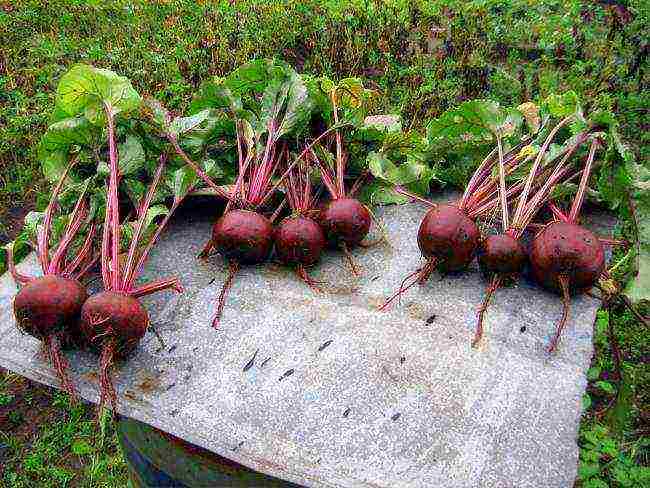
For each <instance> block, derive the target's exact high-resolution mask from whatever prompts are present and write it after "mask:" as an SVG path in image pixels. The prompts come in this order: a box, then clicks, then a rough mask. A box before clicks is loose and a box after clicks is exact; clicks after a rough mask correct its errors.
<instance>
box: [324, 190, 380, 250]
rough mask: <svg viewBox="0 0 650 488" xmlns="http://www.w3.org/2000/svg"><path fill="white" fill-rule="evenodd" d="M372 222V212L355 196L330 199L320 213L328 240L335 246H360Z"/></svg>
mask: <svg viewBox="0 0 650 488" xmlns="http://www.w3.org/2000/svg"><path fill="white" fill-rule="evenodd" d="M371 222H372V217H371V215H370V212H369V211H368V209H367V208H366V207H365V205H363V204H362V203H361V202H360V201H359V200H357V199H355V198H337V199H335V200H330V201H329V202H327V203H326V204H325V206H324V208H323V210H322V212H321V214H320V223H321V225H322V226H323V230H324V232H325V236H326V238H327V242H328V243H329V245H330V246H333V247H340V246H341V245H342V244H344V245H346V246H348V248H353V247H356V246H358V245H359V244H360V243H361V241H363V239H365V237H366V236H367V235H368V232H369V231H370V224H371Z"/></svg>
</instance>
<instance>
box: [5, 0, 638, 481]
mask: <svg viewBox="0 0 650 488" xmlns="http://www.w3.org/2000/svg"><path fill="white" fill-rule="evenodd" d="M649 9H650V4H648V2H644V1H642V0H630V1H624V0H622V1H616V0H601V1H598V0H597V1H575V0H568V1H556V0H541V1H536V0H502V1H496V0H490V1H488V0H485V1H442V0H434V1H425V0H421V1H415V0H413V1H400V0H393V1H388V0H387V1H370V0H366V1H361V0H353V1H333V0H331V1H327V0H321V1H316V0H301V1H252V0H242V1H237V2H230V1H207V0H196V1H195V0H158V1H142V0H141V1H126V0H114V1H102V0H50V1H48V2H43V1H39V0H25V1H21V2H17V1H14V0H0V241H5V240H7V239H8V238H9V237H10V236H13V235H14V234H15V232H16V230H17V226H16V225H17V222H19V221H20V220H21V218H22V215H23V214H24V212H25V211H26V210H29V209H33V208H36V209H42V208H43V207H44V205H45V203H46V201H47V195H48V190H49V187H48V184H47V182H46V180H45V179H44V178H43V175H42V174H41V169H40V164H39V162H38V159H37V148H38V141H39V139H40V137H41V135H42V134H43V132H44V131H45V127H46V125H47V118H48V115H49V114H50V112H51V111H52V109H53V108H54V94H55V87H56V85H57V83H58V80H59V78H60V77H61V75H62V74H63V73H64V72H65V71H67V69H68V68H69V67H70V66H71V65H72V64H74V63H76V62H86V63H90V64H93V65H95V66H98V67H107V68H111V69H114V70H116V71H118V72H119V73H120V74H122V75H124V76H126V77H128V78H129V79H131V80H132V81H133V83H134V85H135V87H136V89H137V90H138V92H140V93H142V94H150V95H153V96H155V97H156V98H158V99H160V100H161V101H162V102H163V103H165V104H166V105H167V106H168V107H169V108H171V109H180V110H185V109H186V108H187V106H188V104H189V102H190V99H191V96H192V94H193V93H194V92H195V91H196V90H197V88H198V86H199V84H200V82H201V81H202V80H205V79H207V78H208V77H209V76H210V75H224V74H226V73H229V72H230V71H232V69H234V68H235V67H237V66H239V65H241V64H243V63H245V62H248V61H250V60H251V59H253V58H260V57H270V58H273V57H275V58H279V59H282V60H284V61H286V62H288V63H289V64H291V65H292V66H294V67H295V68H296V69H297V70H298V71H299V72H309V73H313V74H317V75H327V76H330V77H332V78H334V79H340V78H344V77H348V76H358V77H362V78H363V79H364V80H365V81H366V85H367V86H369V87H370V88H374V89H376V90H378V91H379V93H380V105H381V106H382V108H383V110H384V111H385V112H386V113H398V112H399V113H401V114H402V117H403V118H402V120H403V124H404V125H405V127H408V126H412V127H413V128H418V129H423V128H424V126H425V125H426V124H427V122H428V121H429V120H430V119H432V118H433V117H437V116H439V115H440V114H441V113H442V112H443V111H444V110H446V109H448V108H450V107H452V106H455V105H458V104H459V103H461V102H463V101H465V100H468V99H473V98H490V99H494V100H496V101H498V102H500V103H501V104H502V105H503V106H516V105H518V104H519V103H521V102H524V101H527V100H541V99H542V98H544V97H546V96H547V95H548V94H550V93H559V92H564V91H566V90H568V89H570V90H574V91H575V92H576V93H577V94H578V95H579V97H580V99H581V100H582V102H583V105H584V108H585V111H588V112H591V111H593V110H596V109H606V110H611V111H612V112H614V113H615V115H616V117H617V119H618V121H619V123H620V132H621V136H622V139H623V140H624V141H625V142H626V143H627V144H628V146H629V147H630V148H631V152H632V154H633V155H634V156H635V158H636V161H637V162H639V163H640V165H641V166H640V169H642V170H644V171H646V172H647V171H650V166H649V165H650V163H649V162H648V160H649V158H648V156H650V150H649V149H648V138H649V137H650V136H649V135H648V134H650V131H649V130H648V128H649V125H650V124H649V118H648V107H649V106H650V91H649V90H648V86H649V82H650V75H649V71H648V59H647V58H648V36H647V28H648V20H649V15H648V13H649ZM623 207H625V206H624V205H622V206H621V209H620V212H621V224H620V225H619V229H618V233H619V236H623V237H630V236H631V235H632V234H633V233H634V230H635V229H633V225H632V223H631V221H630V220H629V217H630V215H629V212H626V211H625V210H624V208H623ZM643 229H645V231H647V226H645V227H643V228H642V230H643ZM614 260H615V262H620V263H621V265H620V266H619V268H618V270H617V272H616V274H615V277H617V278H620V279H624V278H626V277H628V276H629V272H630V266H631V261H632V260H631V259H629V256H628V257H626V255H625V253H624V252H623V253H617V254H615V256H614ZM2 270H3V263H2V262H0V271H2ZM648 286H650V285H648ZM612 338H613V339H614V340H615V344H617V346H618V347H617V348H618V349H619V350H620V354H618V355H616V354H614V353H613V352H612V351H614V349H613V348H612V346H611V344H612ZM595 343H596V351H597V353H596V356H595V358H594V361H593V364H592V368H591V369H590V373H589V379H590V383H589V388H588V394H587V396H586V397H585V400H584V406H585V415H584V419H583V424H582V429H581V433H580V439H579V442H580V445H581V448H582V449H581V465H580V469H579V481H578V483H579V484H581V485H582V486H585V487H599V486H626V487H627V486H644V485H645V486H647V483H648V479H649V477H650V474H648V465H649V464H650V460H649V456H650V454H649V451H650V442H649V441H648V435H649V434H650V432H649V431H648V427H647V426H648V424H649V423H650V398H649V394H648V391H650V366H649V363H650V359H649V357H648V350H649V347H648V331H647V329H643V327H642V326H641V325H640V324H639V323H638V322H637V321H635V320H634V318H633V317H632V316H631V315H630V314H629V313H627V312H625V311H624V309H623V308H621V307H620V306H618V305H616V304H611V305H609V306H608V307H604V308H603V310H602V311H601V312H600V313H599V317H598V321H597V324H596V336H595ZM617 356H618V357H619V358H620V364H617V361H618V360H617ZM18 383H20V380H18V379H17V378H16V377H13V376H11V375H3V381H2V382H0V431H1V436H0V466H2V467H0V476H2V480H3V483H5V484H7V486H64V485H70V486H118V485H119V484H120V482H119V481H115V480H122V482H123V480H124V478H123V477H124V476H125V475H124V470H123V469H122V470H121V471H120V469H118V468H116V467H115V454H114V447H115V446H114V444H113V443H108V444H102V445H101V446H100V445H99V444H97V443H96V442H94V441H96V440H97V437H96V435H97V436H98V435H99V434H98V433H95V434H94V433H93V432H92V429H90V427H89V426H86V427H84V429H82V430H80V431H78V432H76V431H75V430H74V428H72V427H70V425H72V424H74V423H76V422H77V420H78V419H79V418H83V413H80V412H79V411H78V410H74V411H73V410H70V409H69V408H68V407H67V406H66V405H67V404H66V403H65V401H63V400H61V399H60V398H59V397H56V398H55V400H56V401H49V402H48V401H45V402H40V403H42V404H43V405H46V404H47V406H48V408H50V409H54V410H56V411H57V413H55V414H53V415H54V416H55V417H56V418H60V419H62V420H61V421H60V422H55V423H53V424H49V425H43V426H42V429H41V427H39V424H38V422H37V423H36V424H35V426H36V427H35V428H34V429H33V432H30V433H28V434H24V435H23V434H19V432H22V430H21V429H23V427H24V423H25V416H24V415H23V416H22V419H21V415H20V414H17V413H16V412H19V410H20V408H22V407H20V406H21V405H24V404H25V403H26V402H27V403H28V404H29V401H30V398H31V401H32V402H33V401H37V399H36V400H35V399H34V398H33V395H31V396H30V394H29V391H30V390H28V393H27V394H26V396H25V395H23V394H22V393H21V394H20V395H18V396H17V395H16V389H15V386H16V384H18ZM21 391H22V390H21ZM35 391H36V390H35ZM38 391H41V390H38ZM27 418H29V417H27ZM73 420H74V422H73ZM84 425H86V424H84ZM21 426H22V427H21ZM39 429H40V430H39ZM52 429H54V432H53V431H52ZM62 429H65V431H63V430H62ZM23 430H24V429H23ZM17 432H18V433H17ZM101 439H102V440H103V434H102V437H101ZM82 441H83V443H82ZM84 443H85V444H84ZM81 445H83V446H84V448H83V449H81V448H80V447H79V446H81ZM86 445H87V446H88V447H86ZM102 446H104V447H102ZM106 446H108V449H106V448H105V447H106ZM71 459H72V461H71ZM109 460H110V462H109ZM534 462H535V460H531V469H534ZM84 463H85V464H86V465H89V466H91V468H85V469H83V468H80V467H79V466H80V465H84ZM88 463H90V464H88ZM118 463H119V461H118ZM105 466H109V467H110V469H109V468H106V467H105Z"/></svg>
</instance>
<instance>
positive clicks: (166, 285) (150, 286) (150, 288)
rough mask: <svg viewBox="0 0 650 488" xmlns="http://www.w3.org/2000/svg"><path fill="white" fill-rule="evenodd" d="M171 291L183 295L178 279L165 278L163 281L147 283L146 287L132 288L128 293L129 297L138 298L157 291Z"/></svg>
mask: <svg viewBox="0 0 650 488" xmlns="http://www.w3.org/2000/svg"><path fill="white" fill-rule="evenodd" d="M167 289H172V290H174V291H176V292H178V293H183V285H181V282H180V281H179V280H178V278H167V279H164V280H157V281H152V282H150V283H147V284H146V285H143V286H140V287H137V288H133V289H131V290H130V291H129V295H131V296H133V297H135V298H140V297H144V296H147V295H151V294H152V293H155V292H157V291H162V290H167Z"/></svg>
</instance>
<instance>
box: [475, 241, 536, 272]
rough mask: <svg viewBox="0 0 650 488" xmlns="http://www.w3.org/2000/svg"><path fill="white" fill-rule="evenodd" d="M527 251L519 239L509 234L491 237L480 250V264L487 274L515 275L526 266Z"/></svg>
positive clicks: (482, 244) (483, 243)
mask: <svg viewBox="0 0 650 488" xmlns="http://www.w3.org/2000/svg"><path fill="white" fill-rule="evenodd" d="M526 260H527V256H526V251H525V250H524V247H523V246H522V245H521V243H520V242H519V240H518V239H515V238H514V237H512V236H510V235H508V234H497V235H491V236H489V237H488V238H487V239H485V240H484V241H483V242H482V243H481V245H480V247H479V250H478V262H479V265H480V267H481V269H482V270H483V272H485V273H489V274H494V273H496V274H498V275H513V274H518V273H521V272H522V271H523V270H524V266H525V265H526Z"/></svg>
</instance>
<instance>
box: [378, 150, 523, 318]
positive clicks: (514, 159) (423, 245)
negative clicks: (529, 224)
mask: <svg viewBox="0 0 650 488" xmlns="http://www.w3.org/2000/svg"><path fill="white" fill-rule="evenodd" d="M520 149H521V147H520V146H517V147H515V148H513V149H512V150H511V151H510V152H509V153H508V155H507V156H506V158H505V160H504V162H503V167H504V172H506V173H511V172H513V171H514V170H515V169H517V168H518V167H519V166H520V165H522V164H523V163H525V162H526V159H525V158H524V157H522V156H521V155H520V154H519V150H520ZM495 156H496V151H492V152H491V153H490V154H489V155H488V156H487V157H486V158H485V159H484V160H483V162H481V164H480V165H479V166H478V168H477V169H476V171H475V172H474V175H472V178H471V179H470V181H469V183H468V186H467V189H466V190H465V193H464V194H463V196H462V197H461V198H460V200H459V201H458V202H455V203H449V204H434V203H432V202H429V201H428V200H426V199H424V198H422V197H420V196H418V195H414V194H412V193H410V192H408V191H407V190H405V189H404V188H402V187H399V186H397V187H395V190H396V191H397V192H398V193H401V194H403V195H405V196H407V197H409V198H412V199H413V200H417V201H420V202H423V203H425V204H426V205H428V206H430V207H431V209H430V210H429V211H428V212H427V213H426V214H425V216H424V217H423V219H422V222H421V223H420V228H419V229H418V247H419V248H420V252H421V253H422V257H424V258H425V259H426V262H425V264H424V265H423V266H422V267H420V268H418V269H417V270H415V271H414V272H412V273H410V274H409V275H407V276H406V278H404V280H403V281H402V283H401V285H400V287H399V289H398V290H397V292H395V293H394V294H393V295H392V296H391V297H389V298H388V299H387V300H386V301H385V302H384V304H383V305H382V306H381V307H380V308H379V310H386V309H387V308H388V307H389V306H390V304H391V303H392V302H393V301H394V300H396V299H398V298H400V297H401V296H402V294H403V293H404V292H405V291H407V290H408V289H409V288H411V287H413V286H414V285H415V284H417V283H424V282H425V281H426V280H427V279H428V278H429V276H430V275H431V273H432V272H433V271H434V269H436V268H437V269H439V270H440V271H441V272H443V273H447V272H457V271H462V270H463V269H465V268H466V267H467V266H468V265H469V264H470V263H471V262H472V260H473V259H474V257H475V256H476V252H477V248H478V245H479V241H480V232H479V230H478V227H477V226H476V223H475V222H474V219H476V218H478V217H480V216H481V215H484V214H486V213H487V212H490V211H491V210H492V209H493V208H495V206H496V205H497V204H498V203H499V202H500V201H501V200H502V199H501V198H500V197H499V195H498V189H497V188H498V181H497V179H495V178H494V177H493V176H492V170H493V168H494V165H495V164H496V162H497V161H496V158H495ZM500 159H501V158H500ZM521 189H522V187H521V185H513V187H512V188H510V189H509V190H508V191H507V192H506V193H505V196H506V198H513V197H515V196H516V195H517V194H518V192H520V191H521Z"/></svg>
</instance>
